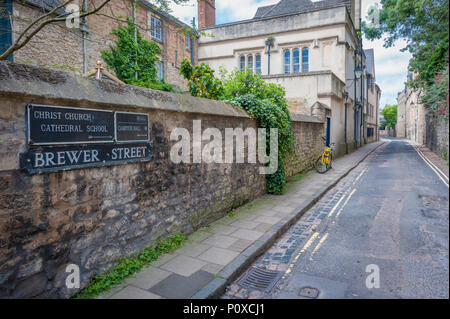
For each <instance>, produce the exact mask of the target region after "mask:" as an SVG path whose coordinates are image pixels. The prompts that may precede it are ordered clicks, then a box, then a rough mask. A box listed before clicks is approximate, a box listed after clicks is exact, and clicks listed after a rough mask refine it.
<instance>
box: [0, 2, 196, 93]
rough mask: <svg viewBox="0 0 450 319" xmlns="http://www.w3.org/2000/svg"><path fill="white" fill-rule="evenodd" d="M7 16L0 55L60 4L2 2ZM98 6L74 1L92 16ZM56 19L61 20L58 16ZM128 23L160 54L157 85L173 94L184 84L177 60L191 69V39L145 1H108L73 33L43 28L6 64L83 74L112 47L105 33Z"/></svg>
mask: <svg viewBox="0 0 450 319" xmlns="http://www.w3.org/2000/svg"><path fill="white" fill-rule="evenodd" d="M2 1H3V2H4V4H6V8H7V9H8V10H9V11H11V13H12V17H13V18H12V25H11V21H10V20H9V19H6V18H5V17H3V18H2V19H1V20H0V21H1V22H0V23H1V24H2V26H3V28H1V29H0V33H1V34H0V50H2V48H4V47H5V46H8V45H10V44H11V43H12V42H13V41H14V40H15V39H16V38H17V37H18V36H19V35H20V34H21V33H22V31H23V30H24V29H25V28H26V26H27V25H28V24H29V23H30V22H32V21H33V20H34V19H36V18H37V17H38V16H40V15H42V13H43V12H48V10H51V7H49V4H52V5H53V6H57V5H58V4H59V3H60V0H51V1H43V0H2ZM102 2H103V0H74V3H76V4H79V6H80V8H87V9H88V10H92V8H93V6H98V5H99V4H101V3H102ZM55 14H56V15H64V14H67V13H66V12H65V10H58V11H57V12H56V13H55ZM127 16H128V17H130V18H132V19H134V21H135V23H136V25H137V27H138V29H139V32H140V34H141V36H142V37H143V38H144V39H146V40H150V41H155V42H156V43H158V44H159V46H160V47H161V49H162V54H161V56H160V63H159V72H158V77H159V79H164V80H165V81H166V82H168V83H171V84H173V85H175V86H177V87H179V88H182V89H186V88H187V83H186V81H185V80H184V79H183V77H182V76H181V75H180V74H179V65H180V63H181V61H182V60H183V58H188V59H190V60H191V61H193V62H194V63H195V61H196V59H197V57H196V51H197V50H196V49H197V48H196V47H197V39H196V37H192V36H190V33H189V30H191V27H190V26H188V25H187V24H185V23H183V22H181V21H180V20H178V19H176V18H175V17H173V16H171V15H170V14H168V13H165V12H163V11H161V10H158V9H157V8H156V7H154V6H153V5H152V4H150V3H149V2H148V1H145V0H136V1H131V0H111V1H110V2H109V3H108V4H107V5H106V6H105V7H103V8H102V9H101V10H100V11H99V12H98V13H96V14H93V15H90V16H88V17H86V18H82V19H80V20H81V21H80V25H79V27H76V26H75V27H73V28H71V27H68V26H67V25H66V23H65V22H60V23H58V24H51V25H47V26H46V27H44V28H43V29H42V30H41V31H40V32H39V33H38V34H36V36H35V37H34V38H32V39H31V41H30V42H29V43H28V44H27V45H26V46H24V47H23V48H22V49H20V50H18V51H16V52H14V54H13V55H12V56H11V57H10V60H13V61H15V62H20V63H26V64H35V65H42V66H48V67H53V68H59V69H65V70H67V69H71V70H75V71H78V72H80V73H84V72H87V71H88V70H90V69H92V68H93V67H95V66H96V64H97V61H98V60H101V51H102V50H105V49H108V48H109V45H111V44H113V41H114V40H115V36H114V35H112V34H111V31H112V30H113V29H115V28H117V25H118V23H119V22H121V23H122V24H124V23H126V20H125V19H126V17H127Z"/></svg>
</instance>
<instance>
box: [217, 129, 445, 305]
mask: <svg viewBox="0 0 450 319" xmlns="http://www.w3.org/2000/svg"><path fill="white" fill-rule="evenodd" d="M430 153H431V152H430V151H429V150H428V149H426V148H425V147H423V146H420V147H419V146H418V145H416V144H414V143H411V142H408V141H406V140H401V139H394V138H391V139H389V140H386V143H385V144H383V145H382V146H381V147H379V148H377V149H376V150H375V151H374V152H372V153H371V154H370V155H369V156H367V158H366V159H365V160H364V161H363V162H362V163H360V164H359V165H358V167H356V168H355V169H353V170H352V171H351V172H350V173H349V174H348V175H347V176H345V177H344V178H342V179H341V180H340V181H339V182H338V183H337V184H336V185H335V186H334V187H333V188H332V189H330V190H329V191H328V192H327V193H326V194H325V195H324V196H323V197H322V198H321V199H320V200H319V201H317V203H315V204H314V205H313V206H312V207H310V209H308V211H307V212H306V213H305V214H304V215H303V216H302V218H301V219H300V220H299V221H297V222H296V223H295V224H294V225H293V226H292V227H291V228H290V229H289V230H288V231H287V232H286V233H285V234H283V235H282V236H280V238H279V239H278V241H277V242H276V243H274V244H273V245H272V246H271V247H270V248H269V249H268V250H267V251H266V252H265V253H264V254H263V255H262V256H261V257H259V258H258V259H257V260H256V261H255V262H254V263H253V264H252V265H250V266H249V267H248V268H247V269H246V270H245V271H244V272H243V275H242V276H241V277H239V278H237V279H236V280H235V281H234V282H233V283H232V284H230V285H228V287H227V289H226V293H225V294H224V295H223V296H222V298H226V299H228V298H231V299H261V298H262V299H266V298H267V299H269V298H271V299H312V298H319V299H322V298H323V299H334V298H348V299H354V298H356V299H359V298H364V299H367V298H377V299H378V298H395V299H399V298H427V299H435V298H444V299H448V298H449V252H448V251H449V192H448V167H447V173H445V172H443V171H441V170H440V169H439V168H438V166H442V165H444V166H446V165H445V161H443V160H442V159H439V158H438V157H434V156H433V154H430ZM424 154H428V155H429V158H428V157H427V158H425V157H424V156H423V155H424ZM432 164H436V165H435V166H433V165H432ZM438 164H439V165H438ZM255 269H257V270H258V272H259V273H261V272H265V273H266V276H268V275H269V274H271V275H272V276H273V278H274V279H271V280H272V282H271V283H270V285H269V284H266V286H265V287H268V288H267V289H261V287H260V284H261V281H259V282H258V281H257V280H255V276H254V275H253V273H254V272H255ZM260 277H261V276H260ZM256 279H258V278H256ZM268 282H269V281H268V280H266V283H268Z"/></svg>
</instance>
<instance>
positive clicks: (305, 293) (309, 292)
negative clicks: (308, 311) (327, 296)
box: [298, 287, 319, 299]
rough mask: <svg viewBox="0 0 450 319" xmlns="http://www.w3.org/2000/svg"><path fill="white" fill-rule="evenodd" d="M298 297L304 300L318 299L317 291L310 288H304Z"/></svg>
mask: <svg viewBox="0 0 450 319" xmlns="http://www.w3.org/2000/svg"><path fill="white" fill-rule="evenodd" d="M298 295H299V296H300V297H306V298H313V299H314V298H317V297H319V289H316V288H311V287H304V288H302V289H300V291H299V292H298Z"/></svg>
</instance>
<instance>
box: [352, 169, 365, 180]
mask: <svg viewBox="0 0 450 319" xmlns="http://www.w3.org/2000/svg"><path fill="white" fill-rule="evenodd" d="M366 171H367V167H366V168H365V169H363V171H362V172H361V174H359V175H358V177H357V178H356V179H355V181H354V182H353V184H356V182H357V181H358V180H359V179H360V177H361V176H362V175H363V174H364V173H365V172H366Z"/></svg>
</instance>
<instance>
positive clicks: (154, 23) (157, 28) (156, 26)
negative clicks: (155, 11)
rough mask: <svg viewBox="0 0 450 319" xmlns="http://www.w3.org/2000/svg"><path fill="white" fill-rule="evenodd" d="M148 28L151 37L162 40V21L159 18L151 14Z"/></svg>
mask: <svg viewBox="0 0 450 319" xmlns="http://www.w3.org/2000/svg"><path fill="white" fill-rule="evenodd" d="M150 29H151V30H152V38H153V39H156V40H159V41H162V22H161V20H159V19H157V18H155V17H153V16H152V18H151V28H150Z"/></svg>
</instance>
